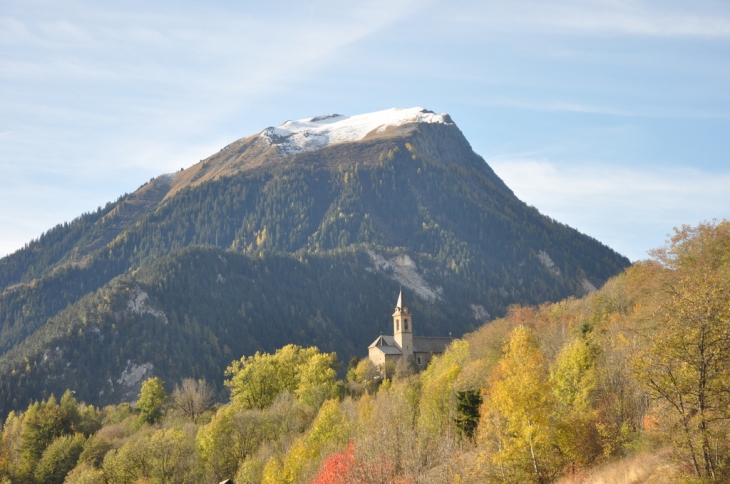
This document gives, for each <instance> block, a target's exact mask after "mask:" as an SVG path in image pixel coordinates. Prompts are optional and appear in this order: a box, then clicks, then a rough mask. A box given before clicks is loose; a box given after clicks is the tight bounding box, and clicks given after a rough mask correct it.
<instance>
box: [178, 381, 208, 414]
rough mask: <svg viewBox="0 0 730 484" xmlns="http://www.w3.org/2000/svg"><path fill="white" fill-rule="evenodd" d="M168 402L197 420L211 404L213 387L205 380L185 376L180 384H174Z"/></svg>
mask: <svg viewBox="0 0 730 484" xmlns="http://www.w3.org/2000/svg"><path fill="white" fill-rule="evenodd" d="M170 403H171V406H172V407H173V408H176V409H178V410H180V412H182V414H183V415H185V416H186V417H188V418H190V419H191V420H192V421H193V422H197V421H198V417H200V416H201V415H202V414H203V413H204V412H205V411H207V410H209V409H210V408H211V407H212V406H213V388H211V387H210V385H208V384H207V383H206V381H205V380H193V379H192V378H185V379H184V380H183V381H182V385H181V386H178V385H175V390H173V392H172V396H171V397H170Z"/></svg>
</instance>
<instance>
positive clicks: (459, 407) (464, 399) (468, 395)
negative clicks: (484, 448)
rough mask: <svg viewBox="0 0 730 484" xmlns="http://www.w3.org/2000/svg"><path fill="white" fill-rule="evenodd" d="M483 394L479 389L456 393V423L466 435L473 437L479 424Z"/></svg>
mask: <svg viewBox="0 0 730 484" xmlns="http://www.w3.org/2000/svg"><path fill="white" fill-rule="evenodd" d="M481 405H482V396H481V395H480V392H479V390H465V391H461V392H457V393H456V417H455V418H454V423H455V424H456V428H458V429H459V432H461V433H462V434H463V435H464V436H466V437H467V438H469V439H470V438H472V436H473V435H474V431H475V430H476V429H477V425H478V424H479V407H480V406H481Z"/></svg>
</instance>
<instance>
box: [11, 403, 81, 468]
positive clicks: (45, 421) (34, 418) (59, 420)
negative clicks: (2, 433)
mask: <svg viewBox="0 0 730 484" xmlns="http://www.w3.org/2000/svg"><path fill="white" fill-rule="evenodd" d="M67 417H68V414H67V409H64V408H62V407H61V406H60V405H58V403H57V402H56V399H55V397H54V396H53V395H51V397H50V398H49V399H48V400H44V401H42V402H40V403H38V402H36V403H33V404H31V405H30V406H29V407H28V410H27V411H26V413H25V418H24V419H23V426H22V429H21V432H20V438H21V442H22V444H21V462H20V465H19V467H20V469H19V471H20V474H21V475H23V476H30V475H32V474H33V470H34V468H35V466H36V464H37V463H38V461H39V460H40V458H41V456H42V455H43V451H45V450H46V447H48V446H49V445H50V444H51V442H53V441H54V440H55V439H56V438H58V437H60V436H62V435H65V434H69V433H71V432H72V423H71V421H70V420H69V418H67Z"/></svg>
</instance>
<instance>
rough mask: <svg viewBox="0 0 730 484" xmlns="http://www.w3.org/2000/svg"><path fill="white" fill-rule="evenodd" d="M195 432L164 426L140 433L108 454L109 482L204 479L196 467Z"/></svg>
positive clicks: (185, 481)
mask: <svg viewBox="0 0 730 484" xmlns="http://www.w3.org/2000/svg"><path fill="white" fill-rule="evenodd" d="M196 463H197V462H196V455H195V444H194V441H193V438H192V436H190V435H189V434H187V433H186V432H184V431H183V430H180V429H160V430H157V431H155V432H153V433H146V434H142V435H138V436H137V438H136V439H132V440H130V441H128V442H127V443H125V444H124V445H123V446H122V447H120V448H119V449H118V450H112V451H110V452H109V453H108V454H107V455H106V457H105V458H104V466H103V468H104V475H105V476H106V478H107V482H108V483H109V484H128V483H133V482H146V481H144V480H142V479H145V480H149V481H151V482H159V483H161V484H168V483H169V484H172V483H176V484H177V483H191V484H192V483H195V482H199V481H200V476H198V475H197V474H196V472H195V470H196Z"/></svg>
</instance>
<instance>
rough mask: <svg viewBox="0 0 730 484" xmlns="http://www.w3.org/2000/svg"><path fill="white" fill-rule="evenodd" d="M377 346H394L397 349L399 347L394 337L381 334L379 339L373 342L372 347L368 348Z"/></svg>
mask: <svg viewBox="0 0 730 484" xmlns="http://www.w3.org/2000/svg"><path fill="white" fill-rule="evenodd" d="M375 346H394V347H396V348H397V347H398V345H397V344H395V338H394V337H392V336H388V335H384V334H381V335H380V336H378V338H377V339H376V340H375V341H373V343H372V344H371V345H370V346H368V348H373V347H375Z"/></svg>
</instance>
